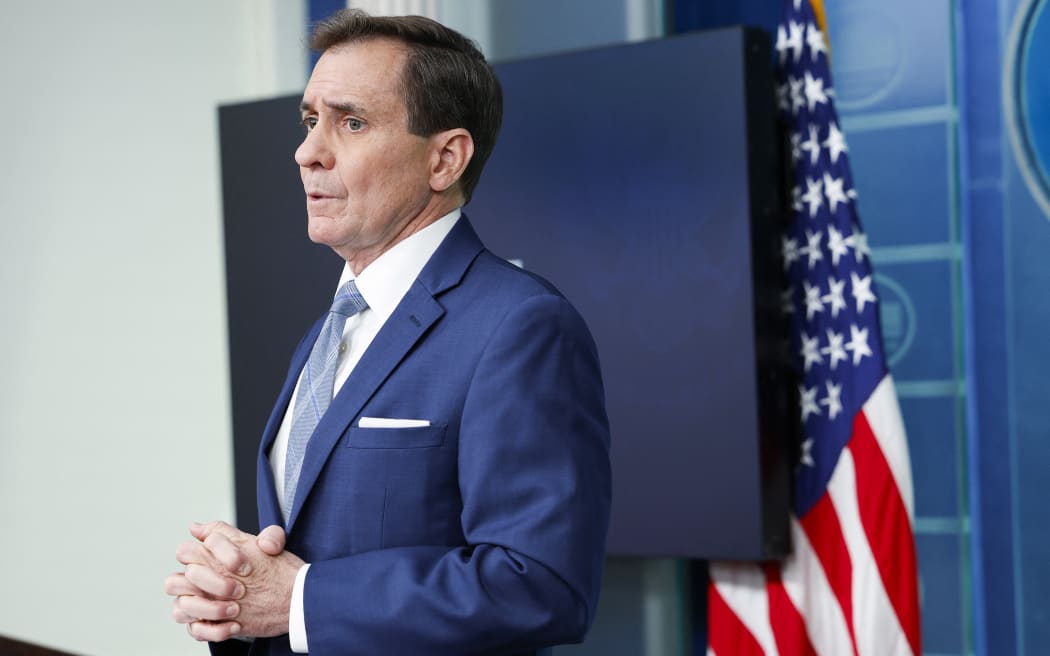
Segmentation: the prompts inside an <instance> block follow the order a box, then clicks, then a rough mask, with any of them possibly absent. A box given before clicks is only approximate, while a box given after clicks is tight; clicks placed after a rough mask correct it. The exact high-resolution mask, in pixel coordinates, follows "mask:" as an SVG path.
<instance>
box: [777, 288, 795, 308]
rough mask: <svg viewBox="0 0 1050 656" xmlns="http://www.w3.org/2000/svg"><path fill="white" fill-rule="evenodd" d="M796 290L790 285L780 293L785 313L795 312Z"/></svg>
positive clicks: (781, 305)
mask: <svg viewBox="0 0 1050 656" xmlns="http://www.w3.org/2000/svg"><path fill="white" fill-rule="evenodd" d="M794 291H795V290H793V289H791V288H790V287H788V288H787V289H785V290H784V291H782V292H781V293H780V311H781V312H783V313H784V314H794V313H795V301H794V299H793V296H794Z"/></svg>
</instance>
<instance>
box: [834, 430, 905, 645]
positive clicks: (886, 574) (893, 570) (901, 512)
mask: <svg viewBox="0 0 1050 656" xmlns="http://www.w3.org/2000/svg"><path fill="white" fill-rule="evenodd" d="M849 450H850V452H851V453H852V454H853V460H854V462H855V463H856V470H857V474H856V476H857V499H858V506H859V509H860V520H861V524H862V525H863V526H864V533H865V534H866V536H867V540H868V544H869V545H871V550H872V553H873V555H874V557H875V563H876V564H877V565H878V570H879V574H880V576H881V578H882V584H883V587H884V588H885V589H886V594H887V595H888V596H889V598H890V603H891V604H892V605H893V609H894V611H895V612H896V614H897V620H898V621H899V622H900V624H901V627H902V628H903V629H904V634H905V635H906V636H907V638H908V642H909V644H910V645H911V650H912V652H913V653H916V654H917V653H919V650H920V644H921V643H920V639H919V596H918V590H917V585H916V580H917V568H916V563H915V546H914V543H913V542H912V540H911V537H910V530H911V521H910V519H909V517H908V511H907V509H906V508H905V506H904V502H903V500H902V499H901V496H900V494H899V493H898V491H897V487H896V485H894V484H893V474H892V473H891V471H890V467H889V464H888V463H887V461H886V458H885V457H884V455H883V453H882V451H881V450H880V449H879V445H878V442H877V441H876V438H875V435H874V434H873V433H872V430H871V426H870V425H869V424H868V420H867V417H866V416H865V413H863V412H861V413H859V414H858V415H857V418H856V419H855V420H854V423H853V438H852V439H851V440H850V443H849Z"/></svg>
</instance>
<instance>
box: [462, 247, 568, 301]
mask: <svg viewBox="0 0 1050 656" xmlns="http://www.w3.org/2000/svg"><path fill="white" fill-rule="evenodd" d="M470 273H471V275H472V277H474V278H475V279H476V280H477V282H478V283H481V284H488V285H490V286H492V287H494V288H498V289H499V290H500V292H501V293H502V294H504V295H506V296H507V297H508V299H517V300H519V301H521V300H524V299H526V298H529V297H531V296H548V295H549V296H557V297H559V298H562V299H564V298H565V296H564V295H563V294H562V293H561V292H560V291H559V290H558V288H557V287H555V286H554V284H553V283H551V282H550V281H549V280H547V279H546V278H544V277H542V276H539V275H537V274H535V273H532V272H531V271H526V270H525V269H523V268H521V267H519V266H517V265H515V264H512V263H511V262H508V261H507V260H505V259H503V258H501V257H499V256H497V255H494V254H493V253H492V252H490V251H489V250H487V249H486V250H483V251H482V252H481V253H480V254H479V255H478V257H477V259H476V260H475V261H474V265H473V266H472V267H471V271H470Z"/></svg>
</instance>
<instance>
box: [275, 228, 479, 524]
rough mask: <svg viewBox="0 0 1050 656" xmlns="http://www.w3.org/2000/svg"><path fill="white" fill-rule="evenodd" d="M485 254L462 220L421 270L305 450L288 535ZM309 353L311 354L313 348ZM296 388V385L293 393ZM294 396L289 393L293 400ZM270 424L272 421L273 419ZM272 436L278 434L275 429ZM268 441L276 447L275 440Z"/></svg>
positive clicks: (314, 336)
mask: <svg viewBox="0 0 1050 656" xmlns="http://www.w3.org/2000/svg"><path fill="white" fill-rule="evenodd" d="M481 250H482V245H481V241H480V240H479V239H478V236H477V234H476V233H475V232H474V229H473V228H472V227H471V225H470V223H469V221H467V218H466V217H465V216H464V217H462V218H461V219H460V220H459V221H458V222H457V223H456V225H455V226H454V227H453V229H452V231H451V232H449V234H448V236H447V237H446V238H445V240H444V241H443V242H442V243H441V246H439V247H438V249H437V251H435V252H434V255H433V256H432V257H431V258H430V261H429V262H428V263H427V265H426V266H425V267H423V270H422V271H421V272H420V274H419V277H418V278H417V279H416V281H415V282H414V283H413V284H412V287H411V288H409V290H408V293H407V294H405V297H404V298H403V299H401V302H400V303H399V304H398V306H397V308H396V309H395V310H394V313H393V314H391V315H390V318H389V319H387V320H386V323H384V324H383V327H382V328H381V329H380V330H379V333H377V334H376V336H375V338H374V339H373V340H372V343H371V344H370V345H369V347H368V348H367V349H366V350H365V353H364V355H362V356H361V360H360V361H359V362H358V363H357V365H356V366H355V367H354V370H353V371H352V372H351V373H350V377H349V378H348V379H347V380H346V383H344V384H343V387H342V388H341V389H340V390H339V393H338V394H337V395H336V397H335V398H334V399H332V405H330V406H329V408H328V411H327V412H325V414H324V416H323V417H321V421H320V422H319V423H318V424H317V428H316V430H314V434H313V436H312V437H311V438H310V442H309V443H308V444H307V446H306V454H305V455H304V457H303V466H302V470H301V471H300V473H299V482H298V484H297V486H296V492H295V501H294V503H293V504H292V511H291V513H290V515H289V518H288V531H291V529H292V527H293V526H294V525H295V521H296V519H297V518H298V515H299V511H300V509H301V508H302V506H303V503H304V502H305V500H306V498H307V497H308V496H309V494H310V490H311V489H312V488H313V486H314V484H315V483H316V482H317V477H318V476H319V475H320V473H321V470H322V469H323V467H324V463H325V462H326V461H327V460H328V457H329V455H330V454H331V452H332V449H333V448H334V447H335V445H336V443H338V442H339V438H340V437H341V436H342V435H343V433H344V432H345V431H346V429H347V427H349V426H350V425H351V423H352V422H353V421H354V420H355V419H356V418H357V416H358V414H360V412H361V409H362V408H363V407H364V405H365V403H367V402H368V400H369V399H370V398H372V395H373V394H375V392H376V390H377V389H379V386H380V385H382V384H383V382H384V381H385V380H386V379H387V378H388V377H389V376H390V374H391V373H392V372H393V371H394V369H395V368H396V367H397V365H398V364H399V363H400V362H401V361H402V360H403V359H404V358H405V356H406V355H407V354H408V352H409V351H410V350H411V349H412V347H413V346H415V345H416V343H417V342H418V341H419V340H420V338H422V337H423V335H424V334H425V333H426V332H427V330H429V329H430V327H431V326H432V325H434V323H435V322H436V321H438V320H439V319H440V318H441V316H442V315H443V314H444V313H445V309H444V307H442V305H441V304H440V303H439V302H438V301H437V300H436V298H435V297H436V296H437V295H439V294H440V293H442V292H444V291H445V290H447V289H448V288H450V287H452V286H454V285H456V284H458V283H459V281H460V280H461V279H462V278H463V275H464V273H465V272H466V270H467V268H468V267H469V266H470V263H471V262H473V260H474V258H475V257H477V255H478V253H480V252H481ZM318 330H319V328H318ZM316 332H317V331H314V335H313V338H314V339H316V337H317V335H316ZM313 341H314V340H313V339H311V340H309V343H310V345H311V347H312V344H313ZM306 352H307V354H308V353H309V347H308V348H307V349H306ZM305 357H306V356H303V358H302V361H301V362H297V363H294V365H293V366H294V367H295V371H296V374H295V375H296V376H298V371H299V370H300V369H301V368H302V366H303V364H304V363H305ZM294 384H295V383H294V381H293V383H292V386H293V387H294ZM290 394H291V392H289V396H290ZM282 399H283V401H284V402H283V406H282V407H285V406H287V404H288V400H287V398H285V397H284V396H283V394H282ZM282 413H283V411H282ZM272 421H273V418H271V422H272ZM276 425H277V426H280V419H278V420H277V424H276ZM274 434H276V428H275V429H274ZM267 435H269V433H267ZM269 439H270V441H271V442H272V437H270V438H269ZM271 479H272V475H271ZM271 487H272V483H271ZM271 494H272V493H271ZM278 516H280V513H278Z"/></svg>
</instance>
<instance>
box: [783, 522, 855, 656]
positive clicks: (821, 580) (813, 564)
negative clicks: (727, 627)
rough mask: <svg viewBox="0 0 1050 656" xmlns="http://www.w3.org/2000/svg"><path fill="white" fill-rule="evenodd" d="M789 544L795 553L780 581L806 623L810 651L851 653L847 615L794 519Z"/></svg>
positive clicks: (799, 525) (807, 539)
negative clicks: (811, 649)
mask: <svg viewBox="0 0 1050 656" xmlns="http://www.w3.org/2000/svg"><path fill="white" fill-rule="evenodd" d="M791 544H792V547H793V548H794V553H792V555H791V556H790V557H789V558H788V559H787V560H786V561H784V567H783V568H782V570H781V579H782V581H783V582H784V589H785V590H786V591H787V595H788V597H789V598H790V599H791V603H792V604H794V606H795V608H797V609H798V611H799V614H801V615H802V618H803V620H804V621H805V623H806V633H808V634H809V641H810V643H812V645H813V649H814V650H815V651H816V652H817V653H818V654H845V655H849V654H852V653H853V639H852V638H851V637H850V634H849V625H848V624H847V623H846V615H845V614H844V613H843V612H842V606H839V602H838V599H837V598H836V597H835V592H834V591H833V590H832V589H831V584H830V583H828V578H827V575H826V574H825V573H824V566H823V565H821V563H820V560H819V559H818V558H817V554H816V552H815V551H813V547H812V545H810V543H809V538H808V537H807V536H806V532H805V531H803V530H802V525H801V524H799V523H798V520H796V519H795V518H794V517H792V518H791Z"/></svg>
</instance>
